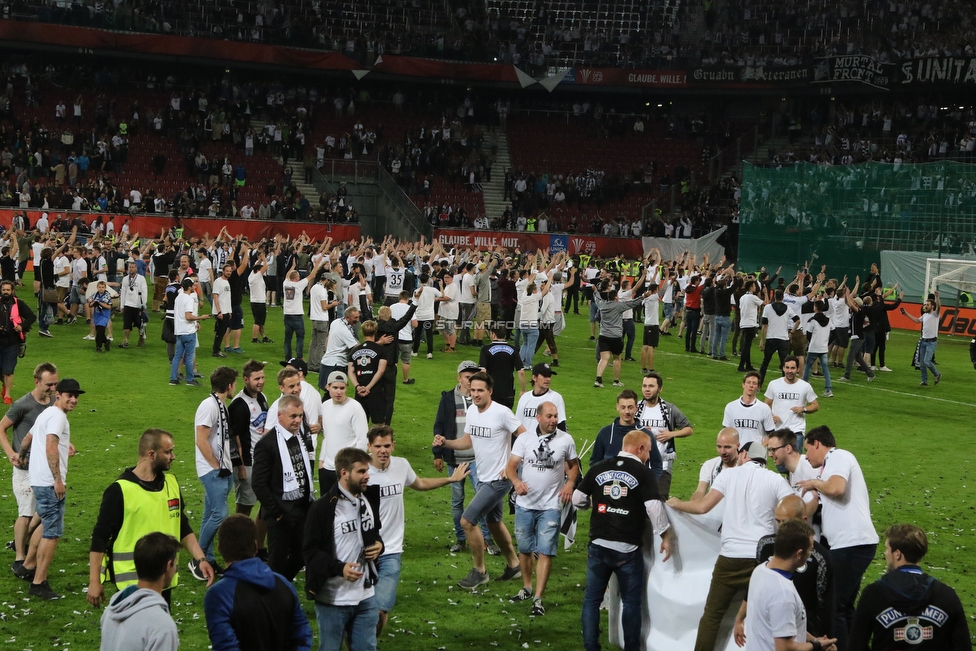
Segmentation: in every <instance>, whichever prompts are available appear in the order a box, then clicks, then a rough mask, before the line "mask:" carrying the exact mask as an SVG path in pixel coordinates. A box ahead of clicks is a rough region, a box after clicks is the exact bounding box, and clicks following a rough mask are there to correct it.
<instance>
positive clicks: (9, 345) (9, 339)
mask: <svg viewBox="0 0 976 651" xmlns="http://www.w3.org/2000/svg"><path fill="white" fill-rule="evenodd" d="M36 320H37V317H35V316H34V312H33V311H32V310H31V309H30V308H29V307H27V304H26V303H24V302H23V301H22V300H20V299H19V298H17V297H16V295H14V281H12V280H4V281H3V282H0V372H2V373H3V402H4V404H7V405H10V404H13V402H14V399H13V397H12V396H11V389H13V386H14V371H16V370H17V360H18V359H20V358H21V357H23V356H24V351H25V350H26V344H25V343H24V342H25V341H26V337H27V333H28V332H30V329H31V326H32V325H34V321H36Z"/></svg>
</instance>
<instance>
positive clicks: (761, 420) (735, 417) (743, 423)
mask: <svg viewBox="0 0 976 651" xmlns="http://www.w3.org/2000/svg"><path fill="white" fill-rule="evenodd" d="M722 427H734V428H735V429H736V430H737V431H738V432H739V445H740V446H742V445H745V444H746V443H749V442H751V441H762V440H763V438H765V436H766V435H767V434H769V433H770V432H772V431H773V430H775V429H776V425H775V423H773V412H772V410H770V408H769V406H768V405H767V404H766V403H765V402H762V401H760V400H756V401H754V402H753V403H752V404H749V405H747V404H746V403H744V402H742V400H741V399H738V400H733V401H732V402H730V403H729V404H727V405H725V416H724V417H723V418H722Z"/></svg>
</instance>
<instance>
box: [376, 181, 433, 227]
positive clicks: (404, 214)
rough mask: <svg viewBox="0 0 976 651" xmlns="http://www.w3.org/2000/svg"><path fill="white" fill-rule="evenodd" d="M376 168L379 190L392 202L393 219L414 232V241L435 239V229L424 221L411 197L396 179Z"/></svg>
mask: <svg viewBox="0 0 976 651" xmlns="http://www.w3.org/2000/svg"><path fill="white" fill-rule="evenodd" d="M376 167H377V177H376V178H377V181H378V183H379V188H380V191H381V192H382V193H383V194H384V195H385V196H386V198H387V199H388V200H389V202H390V206H391V208H392V209H393V215H392V217H393V218H398V219H399V221H400V222H401V223H402V224H404V225H405V226H407V227H408V229H409V230H410V231H411V232H412V235H413V237H414V239H417V238H419V237H420V236H421V235H422V236H424V237H426V238H427V239H430V238H431V237H433V233H434V227H433V226H432V225H431V224H429V223H428V222H427V220H426V219H424V214H423V213H422V212H420V209H419V208H417V206H416V204H414V202H413V201H411V200H410V197H408V196H407V193H406V192H404V191H403V188H401V187H400V186H399V185H397V182H396V181H395V180H394V178H393V177H392V176H390V174H389V172H387V171H386V170H385V169H383V167H382V166H381V165H377V166H376Z"/></svg>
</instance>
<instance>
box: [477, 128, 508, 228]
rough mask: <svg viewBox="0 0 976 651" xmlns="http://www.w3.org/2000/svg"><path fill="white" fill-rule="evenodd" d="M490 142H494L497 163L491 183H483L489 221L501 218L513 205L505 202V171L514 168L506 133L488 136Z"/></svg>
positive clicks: (493, 167) (496, 132)
mask: <svg viewBox="0 0 976 651" xmlns="http://www.w3.org/2000/svg"><path fill="white" fill-rule="evenodd" d="M488 139H489V142H491V141H492V139H493V141H494V144H495V146H496V147H497V151H496V153H495V162H494V163H493V164H492V166H491V181H490V182H484V181H482V183H481V187H482V191H483V192H484V195H485V196H484V198H485V214H486V215H487V216H488V219H495V218H497V217H501V216H502V213H504V212H505V209H506V208H508V207H510V206H511V205H512V204H511V202H509V201H505V199H504V196H505V170H507V169H508V168H509V167H511V166H512V158H511V156H509V154H508V138H507V137H506V136H505V132H504V131H495V132H494V133H493V134H491V135H489V136H488Z"/></svg>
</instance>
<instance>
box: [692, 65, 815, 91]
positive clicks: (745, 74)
mask: <svg viewBox="0 0 976 651" xmlns="http://www.w3.org/2000/svg"><path fill="white" fill-rule="evenodd" d="M811 79H813V70H812V69H811V68H810V66H728V65H726V66H699V67H697V68H692V69H691V70H689V71H688V83H689V84H693V85H711V86H715V85H718V86H722V87H726V88H729V87H734V86H757V85H760V86H761V85H776V86H789V85H792V84H796V85H804V84H809V83H810V80H811Z"/></svg>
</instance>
